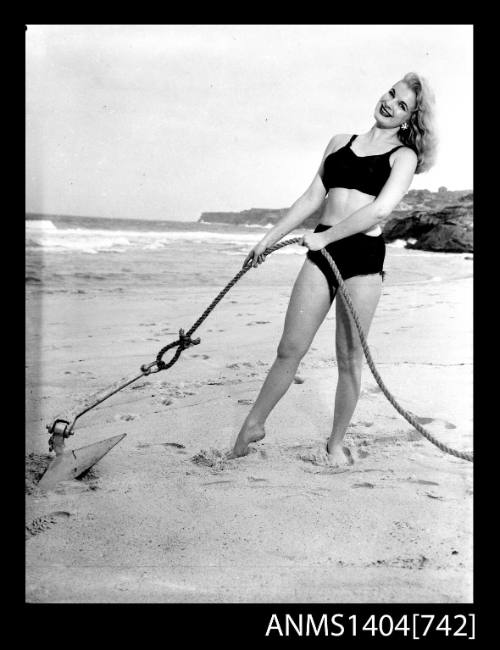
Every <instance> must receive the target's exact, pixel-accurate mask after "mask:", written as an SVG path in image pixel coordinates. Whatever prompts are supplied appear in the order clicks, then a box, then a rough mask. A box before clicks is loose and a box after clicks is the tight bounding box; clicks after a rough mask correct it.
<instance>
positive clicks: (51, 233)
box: [26, 221, 262, 254]
mask: <svg viewBox="0 0 500 650" xmlns="http://www.w3.org/2000/svg"><path fill="white" fill-rule="evenodd" d="M26 235H27V237H26V245H27V246H28V247H32V248H44V249H46V250H51V251H56V252H57V251H75V252H76V251H80V252H83V253H91V254H95V253H98V252H100V251H113V252H124V251H125V250H129V249H130V248H139V249H142V250H156V249H161V248H163V247H165V246H169V245H172V244H174V245H175V244H179V243H182V242H187V243H199V244H221V245H233V246H249V245H250V246H251V245H253V244H255V243H257V242H258V241H259V240H260V239H261V237H262V235H260V234H259V233H257V232H252V233H248V232H247V233H245V232H207V231H203V230H170V231H148V230H146V231H134V230H104V229H90V228H56V227H55V226H54V224H53V223H52V222H50V221H28V222H27V225H26Z"/></svg>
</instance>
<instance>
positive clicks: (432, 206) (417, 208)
mask: <svg viewBox="0 0 500 650" xmlns="http://www.w3.org/2000/svg"><path fill="white" fill-rule="evenodd" d="M473 200H474V196H473V193H472V192H471V191H470V190H458V191H449V190H447V189H446V188H445V187H440V188H439V191H438V192H431V191H430V190H410V191H409V192H408V193H407V194H406V195H405V196H404V197H403V200H402V201H401V202H400V203H399V205H398V206H397V208H396V209H395V210H394V211H393V212H392V214H391V215H390V217H389V218H388V219H387V220H386V222H385V223H384V224H383V228H384V237H385V239H386V241H389V242H390V241H394V240H396V239H403V240H407V244H406V247H407V248H417V249H421V250H429V251H450V252H462V253H470V252H472V251H473V205H474V204H473ZM324 205H325V204H323V206H321V208H320V209H319V210H317V211H316V212H314V213H313V214H312V215H311V216H310V217H308V218H307V219H306V220H305V221H304V222H303V224H302V227H305V228H314V226H315V225H316V224H317V223H318V221H319V220H320V217H321V215H322V212H323V209H324ZM286 211H287V209H286V208H280V209H272V208H271V209H266V208H251V209H250V210H243V211H242V212H203V213H202V215H201V217H200V219H199V221H200V222H204V223H227V224H238V225H259V226H268V225H269V224H275V223H276V221H278V219H280V218H281V217H282V216H283V215H284V214H285V213H286Z"/></svg>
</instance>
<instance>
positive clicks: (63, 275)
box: [25, 214, 472, 294]
mask: <svg viewBox="0 0 500 650" xmlns="http://www.w3.org/2000/svg"><path fill="white" fill-rule="evenodd" d="M25 223H26V230H25V232H26V239H25V241H26V257H25V270H26V274H25V281H26V288H27V291H28V292H45V293H49V294H50V293H68V292H69V293H87V292H99V293H102V292H113V293H116V292H127V293H136V294H140V293H141V291H146V290H148V291H149V290H157V289H159V288H161V289H162V291H163V290H166V289H168V288H169V287H176V288H183V287H191V288H193V287H206V286H210V287H214V289H215V288H217V287H219V288H222V287H223V286H224V285H225V284H226V283H227V282H228V281H229V280H230V279H231V278H232V277H233V276H234V275H235V274H236V273H237V272H238V271H239V269H241V266H242V264H243V260H244V258H245V256H246V255H247V253H248V252H249V251H250V250H251V248H252V246H253V245H254V244H256V243H257V242H258V241H259V240H260V239H261V238H262V237H263V236H264V234H265V233H266V232H267V231H268V229H269V228H271V227H272V224H267V226H254V225H232V224H224V223H204V222H203V221H196V222H194V221H175V220H161V221H160V220H158V221H152V220H145V219H121V218H101V217H77V216H67V215H51V216H46V215H29V214H28V215H27V216H26V222H25ZM304 232H306V231H305V230H300V229H299V230H296V231H293V232H292V233H290V234H289V235H288V236H287V237H285V239H289V238H292V237H296V236H300V235H301V234H303V233H304ZM405 245H406V242H405V241H402V240H398V241H396V242H393V243H391V244H389V245H388V247H387V257H386V267H388V268H386V270H388V275H387V280H386V283H387V284H388V285H390V284H405V283H418V282H426V281H437V280H439V279H442V278H443V277H448V276H450V277H452V276H454V275H456V274H457V273H459V274H461V275H463V273H464V270H465V272H466V275H467V273H470V274H472V264H469V265H467V264H466V265H463V264H460V263H459V264H458V266H457V264H456V263H455V264H453V263H451V264H450V262H451V260H452V259H455V262H457V261H458V260H464V259H469V258H471V256H470V255H469V257H467V256H465V255H464V254H453V253H430V252H426V251H416V250H409V249H406V248H405ZM306 252H307V251H306V249H305V248H304V247H303V246H299V245H297V244H292V245H289V246H286V247H284V248H282V249H280V250H278V251H277V252H275V253H273V254H272V255H271V256H269V258H268V260H270V258H272V260H273V262H272V264H270V263H268V261H267V260H266V264H264V265H262V266H260V267H259V268H258V269H256V270H255V273H254V276H253V282H255V283H256V284H257V285H258V284H271V285H273V286H289V285H290V282H291V281H293V278H294V277H295V275H296V273H297V271H298V270H299V269H300V266H301V263H302V261H303V256H304V255H305V253H306ZM431 259H432V264H429V262H430V260H431ZM264 267H266V269H267V270H266V271H265V272H264V270H263V269H264ZM436 269H437V271H436Z"/></svg>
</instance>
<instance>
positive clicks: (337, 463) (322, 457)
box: [300, 444, 354, 471]
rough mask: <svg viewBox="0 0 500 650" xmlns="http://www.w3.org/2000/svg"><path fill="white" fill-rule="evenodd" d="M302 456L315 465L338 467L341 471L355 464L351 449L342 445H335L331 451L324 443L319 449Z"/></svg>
mask: <svg viewBox="0 0 500 650" xmlns="http://www.w3.org/2000/svg"><path fill="white" fill-rule="evenodd" d="M300 458H301V459H302V460H306V461H308V462H310V463H313V464H314V465H323V466H325V465H326V466H328V467H333V468H334V469H335V468H338V470H339V471H346V470H347V469H348V467H349V466H350V465H353V464H354V459H353V457H352V453H351V451H350V449H349V448H348V447H343V446H342V445H337V446H335V447H333V448H332V451H331V452H329V451H328V447H327V445H325V444H323V445H321V447H320V448H319V449H315V450H314V451H310V452H308V453H306V454H303V455H301V456H300Z"/></svg>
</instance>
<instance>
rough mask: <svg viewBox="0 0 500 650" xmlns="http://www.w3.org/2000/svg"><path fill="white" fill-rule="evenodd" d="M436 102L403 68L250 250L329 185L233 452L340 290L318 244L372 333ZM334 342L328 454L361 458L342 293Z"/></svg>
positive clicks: (252, 256) (242, 448)
mask: <svg viewBox="0 0 500 650" xmlns="http://www.w3.org/2000/svg"><path fill="white" fill-rule="evenodd" d="M432 102H433V98H432V93H431V92H430V90H429V88H428V86H427V83H426V82H425V80H423V79H422V78H421V77H420V76H419V75H417V74H415V73H408V74H407V75H405V76H404V77H403V79H401V80H400V81H398V82H397V83H396V84H395V85H394V86H393V87H392V88H390V89H389V90H388V91H387V92H386V93H384V95H382V97H381V98H380V100H379V101H378V102H377V105H376V107H375V111H374V114H373V117H374V118H375V123H374V125H373V126H372V127H371V129H370V130H369V131H368V132H367V133H364V134H362V135H346V134H342V135H335V136H334V137H333V138H332V139H331V140H330V142H329V144H328V146H327V148H326V150H325V153H324V155H323V159H322V161H321V165H320V167H319V169H318V172H317V174H316V176H315V177H314V179H313V181H312V183H311V185H310V186H309V188H308V189H307V190H306V191H305V193H304V194H303V195H302V196H301V197H300V198H299V199H297V201H295V203H294V204H293V205H292V206H291V208H290V209H289V210H288V211H287V213H286V214H285V216H284V217H283V218H282V219H280V221H278V222H277V223H276V225H275V226H274V227H273V228H272V229H271V230H269V232H268V233H267V234H266V236H265V237H264V238H263V239H262V240H261V241H260V242H259V243H258V244H257V245H256V246H254V247H253V249H252V250H251V251H250V253H249V254H248V255H247V257H246V259H245V261H244V264H243V265H244V266H245V265H246V264H252V265H253V266H257V265H259V264H261V263H262V262H263V261H264V257H263V253H264V251H265V249H266V248H268V247H269V246H272V245H273V244H275V243H276V242H277V241H278V240H280V239H281V238H282V237H284V236H285V235H286V234H288V233H289V232H290V231H292V230H293V229H294V228H297V227H298V226H299V224H301V223H302V222H303V221H304V220H305V219H306V218H307V217H308V216H310V215H311V214H312V213H313V212H314V211H315V210H317V209H318V208H319V207H320V206H321V205H322V204H323V202H324V199H325V196H326V195H327V200H326V205H325V209H324V211H323V216H322V218H321V221H320V223H319V224H318V226H317V227H316V229H315V230H314V232H313V233H308V234H306V235H304V237H303V239H302V244H303V245H304V246H307V248H308V249H309V251H308V254H307V258H306V260H305V261H304V265H303V267H302V269H301V271H300V273H299V275H298V277H297V280H296V282H295V285H294V287H293V290H292V295H291V297H290V303H289V306H288V310H287V313H286V318H285V325H284V330H283V335H282V338H281V341H280V344H279V346H278V351H277V357H276V359H275V361H274V363H273V365H272V367H271V369H270V371H269V373H268V375H267V378H266V380H265V382H264V384H263V386H262V388H261V390H260V393H259V395H258V397H257V400H256V402H255V404H254V405H253V407H252V409H251V411H250V413H249V414H248V416H247V417H246V419H245V422H244V423H243V426H242V428H241V430H240V432H239V434H238V437H237V439H236V442H235V445H234V448H233V450H232V451H231V452H230V454H229V457H230V458H236V457H238V456H244V455H245V454H247V453H248V445H249V444H250V443H252V442H256V441H258V440H262V438H264V435H265V430H264V424H265V421H266V419H267V417H268V415H269V413H270V412H271V410H272V409H273V408H274V406H275V405H276V403H277V402H278V401H279V399H280V398H281V397H282V396H283V395H284V394H285V392H286V391H287V390H288V388H289V386H290V384H291V382H292V380H293V378H294V376H295V373H296V371H297V368H298V366H299V363H300V361H301V359H302V357H303V356H304V355H305V353H306V352H307V350H308V349H309V347H310V345H311V343H312V340H313V338H314V336H315V334H316V332H317V330H318V328H319V326H320V325H321V323H322V322H323V320H324V318H325V316H326V314H327V313H328V311H329V309H330V307H331V304H332V302H333V299H334V298H335V294H336V291H337V288H338V287H337V284H338V283H337V281H336V279H335V276H334V275H333V273H332V271H331V268H330V266H329V264H328V262H327V261H326V259H325V258H324V256H323V255H322V254H321V252H320V249H322V248H324V247H326V249H327V251H328V252H329V253H330V255H331V256H332V258H333V259H334V261H335V263H336V265H337V267H338V269H339V271H340V274H341V275H342V277H343V279H344V280H345V284H346V286H347V289H348V291H349V293H350V295H351V298H352V301H353V304H354V307H355V309H356V311H357V313H358V314H359V318H360V322H361V325H362V327H363V330H364V332H365V333H366V334H368V331H369V329H370V324H371V322H372V318H373V315H374V313H375V309H376V307H377V304H378V301H379V298H380V294H381V289H382V280H383V264H384V257H385V243H384V240H383V236H382V230H381V227H380V221H381V220H382V219H384V218H385V217H387V216H388V215H389V214H390V213H391V212H392V210H393V209H394V208H395V207H396V206H397V204H398V203H399V202H400V201H401V199H402V198H403V196H404V195H405V194H406V192H407V191H408V188H409V187H410V184H411V181H412V179H413V175H414V174H415V173H417V174H418V173H420V172H423V171H426V170H427V169H429V168H430V167H431V166H432V163H433V154H434V150H435V139H434V136H433V129H432V111H431V107H432ZM335 344H336V355H337V366H338V384H337V390H336V395H335V412H334V418H333V427H332V432H331V434H330V437H329V439H328V441H327V444H326V447H325V450H324V460H325V461H326V462H328V464H331V465H334V466H342V465H346V464H351V463H352V462H353V461H352V454H351V453H350V451H349V450H348V449H347V448H346V447H344V446H343V445H342V441H343V439H344V435H345V432H346V430H347V427H348V425H349V422H350V420H351V417H352V415H353V413H354V409H355V407H356V403H357V401H358V398H359V393H360V386H361V368H362V363H363V350H362V347H361V343H360V339H359V334H358V332H357V330H356V326H355V324H354V321H353V319H352V316H351V315H350V313H349V312H348V308H347V307H346V306H345V304H344V301H343V300H342V299H340V300H337V305H336V341H335Z"/></svg>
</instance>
